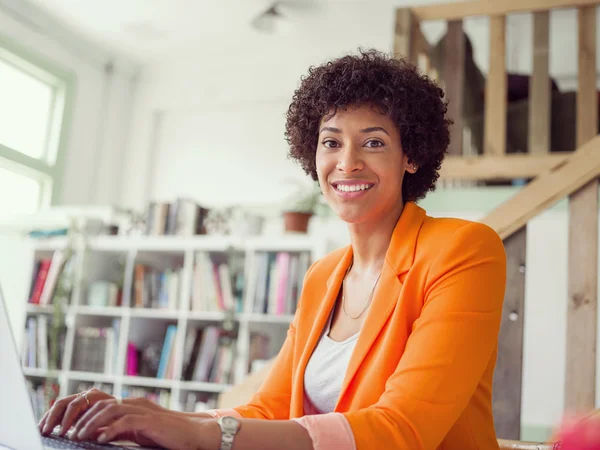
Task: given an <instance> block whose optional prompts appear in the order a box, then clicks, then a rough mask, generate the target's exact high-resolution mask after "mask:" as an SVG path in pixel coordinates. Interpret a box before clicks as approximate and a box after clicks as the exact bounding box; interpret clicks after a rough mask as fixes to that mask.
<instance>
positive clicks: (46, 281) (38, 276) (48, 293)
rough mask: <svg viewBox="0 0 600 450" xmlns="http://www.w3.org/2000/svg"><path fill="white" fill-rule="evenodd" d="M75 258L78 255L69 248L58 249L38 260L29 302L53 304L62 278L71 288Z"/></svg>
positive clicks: (35, 265) (42, 304) (45, 304)
mask: <svg viewBox="0 0 600 450" xmlns="http://www.w3.org/2000/svg"><path fill="white" fill-rule="evenodd" d="M75 260H76V256H75V255H74V254H71V252H70V251H69V250H67V249H61V250H56V251H55V252H54V253H53V254H52V257H44V258H40V259H38V260H36V261H35V262H34V267H33V275H32V277H31V284H30V288H29V300H28V302H29V303H31V304H34V305H40V306H47V305H50V304H52V299H53V297H54V294H55V293H56V290H57V287H58V286H59V284H60V282H61V281H62V280H64V281H65V286H67V287H68V288H70V283H71V279H72V275H73V270H74V267H75ZM67 295H68V293H67Z"/></svg>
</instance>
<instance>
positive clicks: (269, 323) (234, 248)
mask: <svg viewBox="0 0 600 450" xmlns="http://www.w3.org/2000/svg"><path fill="white" fill-rule="evenodd" d="M28 243H29V244H30V248H29V250H30V251H29V253H30V255H29V258H30V259H31V266H30V268H34V267H35V265H34V264H33V262H34V260H35V259H40V258H41V257H45V258H47V257H50V255H51V253H52V252H53V251H55V250H58V249H62V248H66V247H67V245H69V244H70V241H69V240H67V239H66V238H64V237H57V238H52V239H45V240H36V241H33V240H32V239H30V240H28ZM325 243H326V241H325V240H324V239H322V238H319V237H318V236H309V235H306V234H279V235H276V236H273V235H269V236H258V237H254V236H252V237H248V236H215V235H201V236H190V237H186V236H91V237H89V239H83V238H80V237H77V238H76V239H74V240H73V241H72V244H73V252H74V255H75V256H76V257H77V258H76V260H75V264H76V265H75V266H74V268H73V269H74V272H73V275H74V277H73V292H72V302H73V303H72V304H71V305H68V306H65V307H64V311H62V312H64V313H65V315H66V319H67V320H66V325H67V332H66V334H65V345H64V350H63V352H64V353H63V355H62V356H63V358H64V361H65V366H66V367H69V364H70V363H71V362H72V361H73V358H74V356H75V355H74V350H75V349H76V347H75V344H76V340H77V333H76V327H78V326H90V327H106V326H108V325H109V324H110V323H111V322H115V320H113V319H116V320H118V319H121V320H120V323H119V330H118V337H119V339H118V342H115V347H114V349H113V356H114V358H115V368H116V370H118V372H119V373H118V374H115V373H111V374H104V373H94V372H88V371H86V370H85V368H83V369H84V370H77V371H75V370H73V371H66V370H60V371H52V372H50V371H48V370H42V369H36V368H24V369H23V371H24V373H25V374H26V375H27V376H28V377H34V378H30V379H31V380H36V381H40V380H43V379H44V378H50V377H56V378H58V379H60V380H61V381H69V383H64V382H62V383H61V391H60V395H61V396H66V395H68V394H69V392H68V391H69V389H72V387H73V386H72V385H73V382H74V381H76V382H87V383H91V384H93V383H108V384H109V385H110V386H113V389H114V390H115V392H116V395H120V393H121V391H122V390H124V389H125V390H127V389H129V387H131V388H133V387H144V388H147V389H152V388H154V389H168V390H172V392H174V393H175V394H178V392H179V391H186V393H194V392H199V393H207V394H210V395H209V396H214V395H217V394H219V393H221V392H225V391H227V390H229V389H230V388H231V386H230V385H229V384H221V383H209V382H195V381H181V380H173V379H157V378H154V377H142V376H127V375H123V373H125V372H124V367H126V366H127V352H128V342H129V341H131V342H134V343H135V344H136V346H138V347H139V348H143V347H144V345H147V344H148V343H149V342H151V341H152V342H153V341H154V340H155V339H156V340H160V339H163V340H164V336H163V334H164V328H166V326H167V325H168V324H174V323H175V324H177V325H178V331H179V332H180V333H179V334H177V335H176V338H175V340H174V344H173V345H174V346H173V351H174V352H176V353H175V354H176V355H178V359H179V361H177V364H178V365H179V367H178V369H179V370H178V371H175V372H177V374H178V375H179V374H180V373H181V371H182V369H183V366H184V364H185V362H184V361H180V360H181V359H182V355H183V354H184V350H185V347H186V344H187V343H186V338H187V336H188V334H189V333H191V332H192V331H193V330H192V329H199V328H205V327H207V326H212V325H215V326H216V327H222V326H224V325H229V324H230V322H229V320H232V321H233V322H235V323H234V324H233V327H234V328H235V330H236V331H237V333H238V341H237V343H236V345H237V346H238V347H239V348H237V347H236V350H237V351H238V352H237V353H236V360H235V361H234V365H233V367H232V370H233V372H234V373H233V374H232V376H233V378H235V379H238V377H239V376H240V375H241V374H240V373H238V372H241V371H243V369H244V368H246V367H247V366H248V348H247V346H248V345H249V343H250V336H251V334H252V333H254V332H255V331H257V330H264V331H265V332H266V333H267V334H269V338H270V339H271V341H270V343H269V346H270V347H269V349H270V350H269V351H270V352H275V351H276V350H277V348H279V346H280V345H281V343H283V340H284V339H285V333H284V332H285V330H286V329H287V328H288V327H289V324H290V323H291V321H292V320H293V316H292V315H275V314H253V313H249V314H244V313H241V312H227V311H219V310H211V311H194V310H190V305H191V304H192V301H191V298H190V296H191V291H192V288H193V286H194V282H195V279H194V276H195V271H196V266H195V264H196V260H197V254H198V253H201V252H214V253H220V252H223V253H225V254H221V255H214V256H218V257H215V258H213V259H214V260H215V262H217V261H218V262H220V261H224V260H227V261H228V262H229V263H230V264H231V266H230V268H231V269H232V272H231V275H233V270H235V271H236V274H237V271H243V278H242V280H243V281H244V286H237V285H236V286H235V287H236V289H237V288H242V289H243V290H244V291H243V292H244V293H245V292H246V291H245V290H246V288H247V287H248V280H250V279H251V277H256V276H257V274H256V267H255V266H256V256H257V254H256V252H261V251H265V252H290V253H296V252H307V253H308V255H307V256H308V257H309V258H308V259H309V262H311V261H315V260H316V259H318V258H319V257H320V256H322V254H323V253H324V249H325V248H326V245H325ZM229 256H235V257H232V258H231V259H229ZM138 263H139V264H148V265H149V266H152V267H154V268H155V269H156V270H165V269H166V268H172V269H176V270H178V271H180V272H179V276H180V278H179V280H178V283H179V284H178V286H177V297H178V298H177V302H176V303H177V309H168V308H161V309H158V308H138V307H135V301H134V298H135V296H134V293H135V289H134V288H135V265H136V264H138ZM232 278H233V277H232ZM242 280H240V279H238V278H235V281H236V283H238V282H240V281H242ZM95 281H112V282H117V281H119V282H121V283H122V293H123V297H122V298H123V301H124V302H126V303H124V304H125V305H129V306H104V307H103V306H90V305H88V304H87V299H88V294H89V292H88V290H89V286H90V284H91V283H92V282H95ZM230 281H232V282H233V281H234V280H233V279H232V280H230ZM173 289H174V287H173ZM28 299H29V298H28V297H27V298H25V299H23V301H24V302H27V300H28ZM24 309H26V311H27V313H28V314H29V317H32V318H34V317H36V314H37V315H38V316H37V317H39V316H40V315H46V316H47V317H48V318H52V316H53V311H54V306H53V305H48V306H39V305H33V304H26V306H25V308H24ZM249 311H252V309H249ZM184 331H185V332H186V333H184ZM280 340H281V342H280ZM238 343H239V344H238ZM163 345H164V342H163ZM188 346H189V344H188ZM271 347H272V348H271ZM160 350H162V349H160ZM115 352H116V354H114V353H115ZM72 367H77V368H79V369H81V368H82V367H80V366H76V365H74V366H72ZM35 377H37V379H36V378H35ZM177 397H178V398H180V397H179V396H178V395H177Z"/></svg>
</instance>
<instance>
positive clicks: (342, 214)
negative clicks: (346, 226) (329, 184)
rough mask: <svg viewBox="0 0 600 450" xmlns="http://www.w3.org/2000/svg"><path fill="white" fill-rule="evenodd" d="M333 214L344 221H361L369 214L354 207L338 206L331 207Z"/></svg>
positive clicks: (366, 218)
mask: <svg viewBox="0 0 600 450" xmlns="http://www.w3.org/2000/svg"><path fill="white" fill-rule="evenodd" d="M333 210H334V212H335V214H336V215H337V216H338V217H339V218H340V219H342V220H343V221H344V222H346V223H361V222H365V221H367V220H368V218H369V214H368V212H367V211H364V210H357V209H356V208H347V207H338V208H333Z"/></svg>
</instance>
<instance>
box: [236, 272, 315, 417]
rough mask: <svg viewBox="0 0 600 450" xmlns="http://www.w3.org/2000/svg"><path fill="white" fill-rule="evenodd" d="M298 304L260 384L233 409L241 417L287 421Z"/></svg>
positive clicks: (307, 273)
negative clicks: (244, 401)
mask: <svg viewBox="0 0 600 450" xmlns="http://www.w3.org/2000/svg"><path fill="white" fill-rule="evenodd" d="M315 264H316V262H315V263H313V265H312V266H310V268H309V269H308V271H307V272H306V275H305V276H304V280H305V283H306V281H307V280H308V278H309V276H310V273H311V272H312V270H313V268H314V266H315ZM302 302H303V300H302V299H301V301H300V302H299V303H298V307H297V308H296V313H295V315H294V319H293V320H292V323H291V324H290V326H289V328H288V331H287V337H286V339H285V341H284V343H283V346H282V347H281V350H280V351H279V353H278V354H277V357H276V358H275V362H274V364H273V366H272V367H271V370H270V371H269V374H268V375H267V377H266V379H265V380H264V382H263V384H262V385H261V387H260V388H259V390H258V391H257V392H256V394H254V395H253V396H252V398H251V399H250V401H249V402H248V403H247V404H246V405H244V406H240V407H237V408H233V409H234V410H235V411H236V412H237V413H239V414H240V415H241V416H242V417H244V418H247V419H269V420H287V419H289V418H290V404H291V398H292V375H293V364H294V349H295V347H296V325H297V320H298V317H299V311H300V308H301V307H302Z"/></svg>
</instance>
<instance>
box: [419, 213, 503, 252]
mask: <svg viewBox="0 0 600 450" xmlns="http://www.w3.org/2000/svg"><path fill="white" fill-rule="evenodd" d="M459 250H460V251H459ZM416 253H417V255H418V256H423V257H425V258H426V259H428V260H430V261H432V260H434V259H435V258H436V257H438V256H442V255H444V254H447V255H449V256H454V257H458V256H459V254H462V255H463V256H468V255H471V256H474V255H475V254H477V255H480V256H483V255H488V256H491V255H493V256H496V257H499V258H505V253H504V244H503V242H502V240H501V239H500V236H499V235H498V233H496V231H495V230H494V229H493V228H491V227H489V226H488V225H485V224H483V223H479V222H473V221H470V220H464V219H456V218H447V217H443V218H434V217H430V216H426V217H425V219H424V220H423V225H422V227H421V230H420V232H419V237H418V241H417V251H416Z"/></svg>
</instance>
